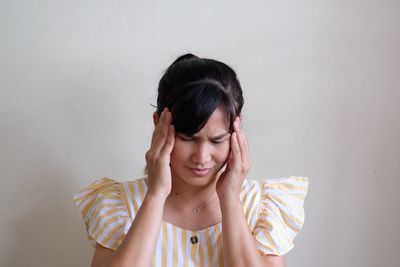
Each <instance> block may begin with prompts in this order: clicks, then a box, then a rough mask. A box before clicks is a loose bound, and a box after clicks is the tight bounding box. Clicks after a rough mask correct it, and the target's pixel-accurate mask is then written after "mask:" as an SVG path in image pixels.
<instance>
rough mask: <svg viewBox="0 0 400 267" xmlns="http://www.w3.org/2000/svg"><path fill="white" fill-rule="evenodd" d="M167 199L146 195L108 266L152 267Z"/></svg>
mask: <svg viewBox="0 0 400 267" xmlns="http://www.w3.org/2000/svg"><path fill="white" fill-rule="evenodd" d="M164 203H165V198H163V197H159V196H156V195H150V194H146V196H145V198H144V200H143V202H142V205H141V207H140V209H139V210H138V213H137V214H136V216H135V219H134V221H133V223H132V225H131V227H130V229H129V231H128V233H127V235H126V236H125V238H124V241H123V242H122V243H121V245H120V246H119V248H118V249H117V250H116V251H115V254H114V255H113V257H112V259H111V262H110V264H109V265H108V266H118V267H124V266H143V267H147V266H151V264H152V260H153V256H154V255H153V253H154V251H155V247H156V244H157V241H158V238H159V234H160V229H161V222H162V216H163V210H164Z"/></svg>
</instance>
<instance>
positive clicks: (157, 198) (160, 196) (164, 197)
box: [145, 190, 168, 203]
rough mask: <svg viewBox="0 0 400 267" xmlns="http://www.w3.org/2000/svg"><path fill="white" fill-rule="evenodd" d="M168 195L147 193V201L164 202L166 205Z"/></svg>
mask: <svg viewBox="0 0 400 267" xmlns="http://www.w3.org/2000/svg"><path fill="white" fill-rule="evenodd" d="M167 197H168V195H165V194H161V193H156V192H152V191H150V190H149V191H147V193H146V196H145V199H146V200H148V201H152V202H153V201H154V202H162V203H165V201H166V200H167Z"/></svg>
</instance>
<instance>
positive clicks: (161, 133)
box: [152, 109, 171, 153]
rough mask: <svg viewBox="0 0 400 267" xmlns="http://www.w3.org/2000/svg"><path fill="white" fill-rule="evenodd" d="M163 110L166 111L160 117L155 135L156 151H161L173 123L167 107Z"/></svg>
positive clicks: (153, 144)
mask: <svg viewBox="0 0 400 267" xmlns="http://www.w3.org/2000/svg"><path fill="white" fill-rule="evenodd" d="M163 112H164V113H163V114H162V116H161V117H160V121H159V123H158V124H157V129H156V130H155V134H154V137H153V143H152V148H153V149H154V150H155V152H156V153H159V152H160V151H161V149H162V148H163V147H164V145H165V142H166V140H167V138H168V131H169V126H170V123H171V114H169V112H168V110H167V109H166V110H164V111H163Z"/></svg>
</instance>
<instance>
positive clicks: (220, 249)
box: [215, 226, 224, 267]
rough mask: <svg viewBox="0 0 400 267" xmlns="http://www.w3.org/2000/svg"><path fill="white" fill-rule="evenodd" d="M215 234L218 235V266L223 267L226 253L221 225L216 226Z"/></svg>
mask: <svg viewBox="0 0 400 267" xmlns="http://www.w3.org/2000/svg"><path fill="white" fill-rule="evenodd" d="M215 234H216V237H217V249H218V266H219V267H223V266H224V254H223V253H224V252H223V251H224V250H223V245H222V235H221V231H220V229H219V226H218V227H216V228H215Z"/></svg>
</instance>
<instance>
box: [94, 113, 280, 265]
mask: <svg viewBox="0 0 400 267" xmlns="http://www.w3.org/2000/svg"><path fill="white" fill-rule="evenodd" d="M153 120H154V123H155V130H154V132H153V136H152V143H151V146H150V149H149V150H148V151H147V152H146V161H147V166H148V180H147V183H148V192H147V194H146V197H145V200H144V202H143V204H142V206H141V208H140V209H139V212H138V214H137V215H136V217H135V220H134V222H133V224H132V226H131V229H130V230H129V232H128V234H127V236H126V237H125V239H124V241H123V242H122V243H121V245H120V247H119V248H118V249H117V251H115V252H114V251H112V250H110V249H107V248H104V247H102V246H101V245H99V244H97V246H96V251H95V255H94V257H93V263H92V266H133V265H134V266H150V264H151V260H152V256H153V255H152V254H151V253H143V252H151V251H153V250H154V247H155V244H156V241H157V239H158V234H159V231H160V224H161V219H164V220H167V221H170V220H173V218H175V221H174V223H175V224H176V225H178V226H182V228H186V229H192V230H197V228H198V229H202V228H205V227H207V226H209V225H212V224H215V223H216V222H220V221H222V227H223V229H224V230H223V233H222V234H223V249H224V256H225V264H226V265H227V266H231V267H235V266H266V267H267V266H269V267H284V266H285V259H284V256H274V255H265V256H261V255H260V254H259V252H258V249H257V247H256V243H255V240H254V238H253V236H252V235H251V233H250V230H249V227H248V225H247V221H246V218H245V216H244V214H243V209H242V206H241V203H240V200H239V194H240V192H241V188H242V184H243V182H244V179H245V177H246V176H247V174H248V172H249V170H250V167H251V162H250V158H249V149H248V142H247V139H246V137H245V135H244V133H243V131H242V129H241V127H240V118H239V117H237V118H236V120H235V123H234V133H232V134H231V135H230V134H229V133H228V129H229V124H228V122H227V121H226V120H225V114H224V110H223V109H222V108H217V109H216V110H215V111H214V113H213V114H212V116H211V117H210V119H209V121H208V122H207V123H206V125H205V126H204V127H203V128H202V129H201V130H200V131H199V132H198V133H196V134H195V135H194V136H191V137H187V136H182V135H180V134H177V133H175V130H174V127H173V125H171V121H172V118H171V113H170V112H169V111H168V110H167V109H165V110H164V111H163V113H162V114H161V116H160V117H159V116H158V114H157V113H155V114H154V115H153ZM226 133H227V134H226ZM221 134H226V135H225V136H224V137H223V138H220V139H218V140H217V139H215V136H217V135H221ZM216 141H218V143H215V142H216ZM170 164H171V166H170ZM225 164H226V168H225V170H224V171H223V172H222V171H221V170H222V167H223V166H224V165H225ZM189 167H202V168H210V171H209V173H208V174H207V175H206V176H203V177H198V176H196V175H194V174H193V173H191V171H190V170H189ZM171 192H176V193H177V194H178V195H175V194H171ZM213 195H214V197H213V198H211V200H210V202H209V203H208V204H207V205H206V206H205V208H204V210H202V212H204V213H202V215H204V214H208V215H209V216H201V218H206V219H203V220H199V217H194V216H196V215H193V214H191V216H189V215H188V214H187V213H186V214H184V213H183V212H182V210H183V209H184V208H185V207H186V208H187V207H190V208H192V207H198V206H199V205H201V204H202V203H204V202H205V201H206V200H208V199H210V196H213ZM215 195H216V196H215ZM207 218H208V219H207ZM149 221H151V222H150V223H149ZM143 233H147V235H144V234H143ZM137 251H140V252H141V253H139V252H137ZM135 252H136V253H135ZM134 254H135V255H134ZM133 263H134V264H133Z"/></svg>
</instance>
